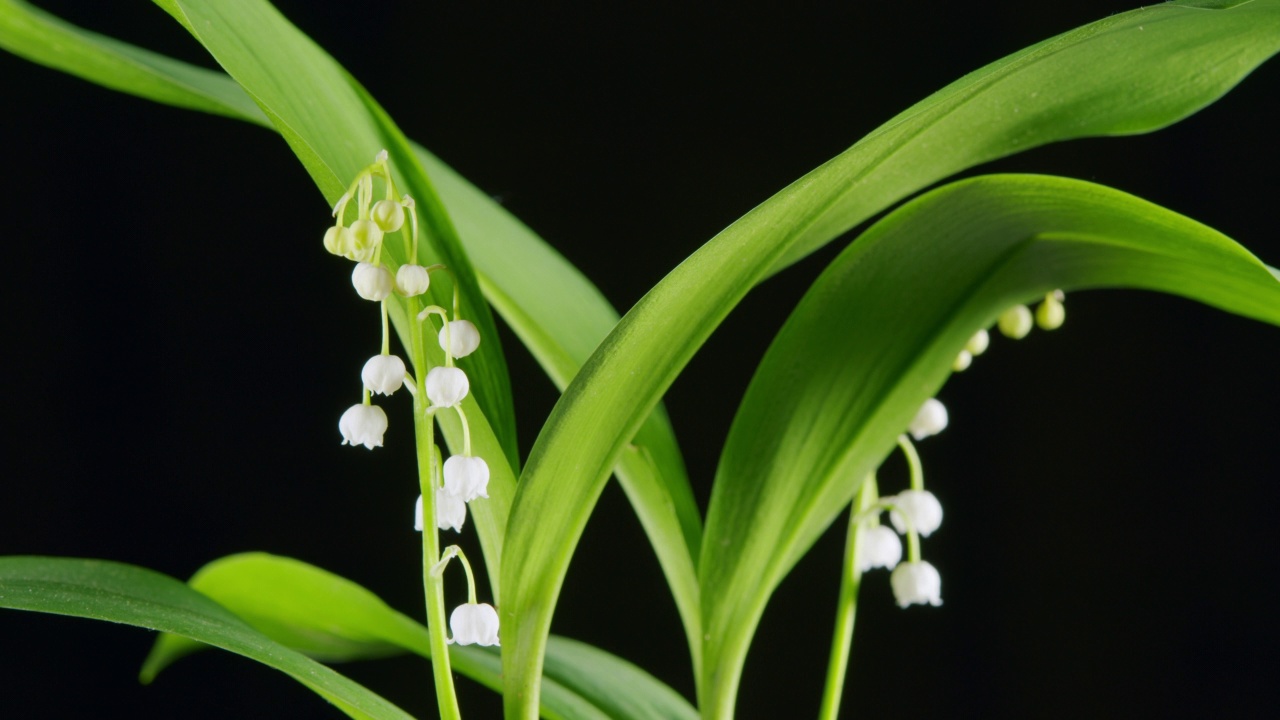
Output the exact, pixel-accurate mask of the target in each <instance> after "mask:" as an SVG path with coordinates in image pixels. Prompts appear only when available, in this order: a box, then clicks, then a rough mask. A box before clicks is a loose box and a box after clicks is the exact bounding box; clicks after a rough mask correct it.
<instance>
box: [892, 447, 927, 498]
mask: <svg viewBox="0 0 1280 720" xmlns="http://www.w3.org/2000/svg"><path fill="white" fill-rule="evenodd" d="M898 447H900V448H902V454H903V455H905V456H906V457H907V467H909V468H911V489H912V490H924V466H923V465H921V464H920V453H918V452H916V446H915V445H913V444H912V443H911V440H910V439H909V438H908V437H907V436H906V435H899V436H898Z"/></svg>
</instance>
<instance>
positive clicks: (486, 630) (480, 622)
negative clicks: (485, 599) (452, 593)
mask: <svg viewBox="0 0 1280 720" xmlns="http://www.w3.org/2000/svg"><path fill="white" fill-rule="evenodd" d="M449 630H451V631H452V632H453V637H452V638H450V639H449V642H450V643H457V644H459V645H497V644H498V611H497V610H494V609H493V606H492V605H490V604H489V603H466V604H465V605H459V606H458V607H456V608H454V609H453V613H451V614H450V615H449Z"/></svg>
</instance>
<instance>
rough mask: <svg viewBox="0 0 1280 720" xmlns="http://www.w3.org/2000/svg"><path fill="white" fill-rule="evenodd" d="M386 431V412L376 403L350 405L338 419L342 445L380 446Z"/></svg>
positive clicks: (370, 447)
mask: <svg viewBox="0 0 1280 720" xmlns="http://www.w3.org/2000/svg"><path fill="white" fill-rule="evenodd" d="M386 431H387V414H386V413H384V412H382V408H380V407H378V406H377V405H363V404H361V405H352V406H351V407H349V408H347V411H346V412H344V413H342V418H341V419H339V420H338V432H340V433H342V444H343V445H351V446H355V445H363V446H365V447H367V448H369V449H370V450H372V449H374V448H376V447H382V435H383V433H385V432H386Z"/></svg>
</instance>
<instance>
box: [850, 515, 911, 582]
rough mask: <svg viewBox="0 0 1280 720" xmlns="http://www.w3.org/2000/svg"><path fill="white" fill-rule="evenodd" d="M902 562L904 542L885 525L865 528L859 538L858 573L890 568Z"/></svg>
mask: <svg viewBox="0 0 1280 720" xmlns="http://www.w3.org/2000/svg"><path fill="white" fill-rule="evenodd" d="M900 560H902V541H901V540H899V539H898V536H897V535H895V534H894V532H893V531H892V530H890V529H889V528H887V527H885V526H884V525H877V526H875V527H870V528H863V530H862V535H861V537H859V538H858V572H866V571H868V570H871V569H873V568H878V567H882V568H890V569H892V568H893V567H895V566H897V564H898V562H899V561H900Z"/></svg>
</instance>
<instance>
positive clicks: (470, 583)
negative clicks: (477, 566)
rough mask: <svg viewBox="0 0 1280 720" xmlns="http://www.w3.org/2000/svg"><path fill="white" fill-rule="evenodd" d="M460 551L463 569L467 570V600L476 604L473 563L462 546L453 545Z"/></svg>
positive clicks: (459, 557) (459, 555)
mask: <svg viewBox="0 0 1280 720" xmlns="http://www.w3.org/2000/svg"><path fill="white" fill-rule="evenodd" d="M453 547H454V548H455V549H456V550H457V551H458V559H459V560H461V561H462V569H463V570H465V571H467V598H468V600H467V602H469V603H471V604H472V605H475V604H476V576H475V575H474V574H473V573H472V572H471V563H469V562H467V554H466V553H464V552H462V548H460V547H458V546H457V545H454V546H453Z"/></svg>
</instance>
